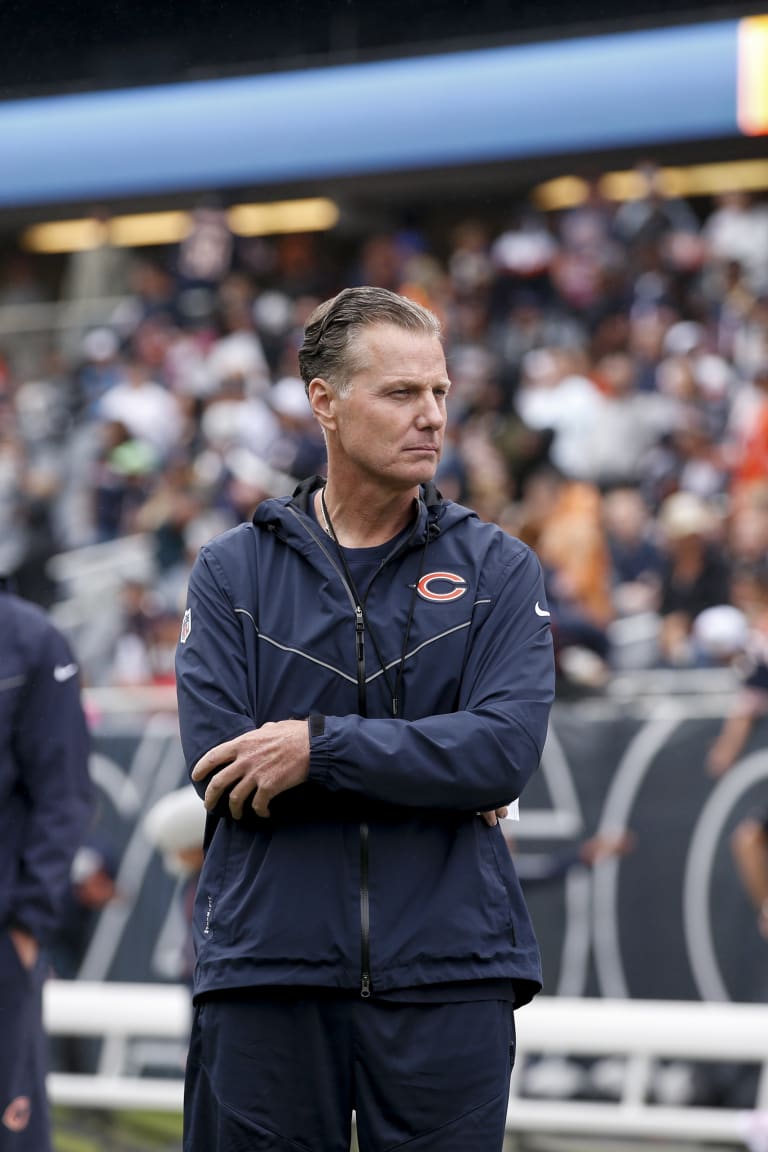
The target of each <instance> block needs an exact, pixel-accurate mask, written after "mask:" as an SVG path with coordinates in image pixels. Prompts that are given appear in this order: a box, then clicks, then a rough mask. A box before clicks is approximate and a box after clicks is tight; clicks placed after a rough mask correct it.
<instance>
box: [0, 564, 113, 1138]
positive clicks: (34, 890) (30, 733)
mask: <svg viewBox="0 0 768 1152" xmlns="http://www.w3.org/2000/svg"><path fill="white" fill-rule="evenodd" d="M88 753H89V735H88V728H87V724H86V720H85V715H84V713H83V708H82V704H81V699H80V682H79V675H78V666H77V663H76V661H75V658H74V656H73V654H72V650H71V649H70V647H69V644H68V643H67V641H66V639H65V638H64V637H63V636H62V635H61V633H60V632H59V631H58V629H57V628H56V627H55V626H54V625H53V623H52V622H51V621H50V620H49V618H48V616H47V615H46V614H45V612H43V610H42V609H41V608H39V607H38V606H37V605H35V604H31V603H28V602H27V601H25V600H22V599H20V598H18V597H17V596H15V595H12V594H11V593H10V592H9V591H8V590H7V588H6V587H5V586H4V585H3V584H0V801H1V802H0V925H1V926H2V927H1V928H0V1152H49V1150H50V1148H51V1138H50V1130H49V1115H48V1104H47V1099H46V1084H45V1076H46V1072H47V1050H46V1038H45V1034H44V1030H43V1018H42V988H43V981H44V979H45V977H46V975H47V969H48V963H47V959H46V948H47V945H48V944H50V943H51V942H52V940H53V938H54V936H55V933H56V930H57V928H58V925H59V918H60V916H61V913H62V910H63V908H64V906H65V902H66V898H67V895H68V892H69V885H70V868H71V865H72V860H73V858H74V855H75V852H76V851H77V849H78V847H79V845H80V843H81V841H82V839H83V837H84V835H85V832H86V829H87V825H88V821H89V818H90V815H91V809H92V787H91V781H90V777H89V774H88Z"/></svg>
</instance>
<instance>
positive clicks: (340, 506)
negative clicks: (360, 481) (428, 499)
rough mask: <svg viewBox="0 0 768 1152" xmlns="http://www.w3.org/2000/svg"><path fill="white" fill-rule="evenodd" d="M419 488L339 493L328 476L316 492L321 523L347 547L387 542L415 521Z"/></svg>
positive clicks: (316, 509)
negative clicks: (323, 486) (322, 486)
mask: <svg viewBox="0 0 768 1152" xmlns="http://www.w3.org/2000/svg"><path fill="white" fill-rule="evenodd" d="M417 496H418V489H416V488H413V489H411V490H410V491H406V492H396V493H392V492H387V493H382V492H381V491H380V490H375V491H366V490H365V488H362V489H361V488H359V487H358V488H357V489H355V490H354V491H348V492H343V493H340V492H339V490H338V489H337V488H335V487H334V484H333V480H332V479H331V478H329V480H328V483H327V484H326V486H325V488H324V489H321V490H319V491H318V492H316V493H315V497H314V498H315V514H316V516H317V520H318V522H319V524H320V526H321V527H322V528H323V529H325V531H326V532H327V533H328V535H329V536H333V537H335V538H336V541H337V543H339V544H341V545H342V547H344V548H374V547H375V546H376V545H377V544H386V542H387V540H391V539H392V538H393V537H394V536H397V534H398V532H402V530H403V529H404V528H405V527H406V526H407V525H408V524H409V523H410V522H411V521H412V520H413V516H414V507H413V502H414V500H415V499H416V498H417Z"/></svg>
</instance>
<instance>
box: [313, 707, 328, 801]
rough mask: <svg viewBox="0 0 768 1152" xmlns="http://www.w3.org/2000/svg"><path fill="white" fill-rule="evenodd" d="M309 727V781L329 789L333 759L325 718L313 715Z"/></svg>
mask: <svg viewBox="0 0 768 1152" xmlns="http://www.w3.org/2000/svg"><path fill="white" fill-rule="evenodd" d="M307 723H308V725H309V779H310V780H314V781H315V782H316V783H317V784H322V785H323V786H324V787H326V788H327V787H328V786H329V784H330V783H331V757H330V752H329V750H328V737H327V735H326V732H325V716H319V715H317V714H313V715H311V716H310V717H309V720H308V721H307Z"/></svg>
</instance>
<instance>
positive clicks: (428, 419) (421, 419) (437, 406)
mask: <svg viewBox="0 0 768 1152" xmlns="http://www.w3.org/2000/svg"><path fill="white" fill-rule="evenodd" d="M417 423H418V426H419V428H442V426H443V424H444V423H445V408H444V406H443V405H442V404H441V403H440V401H439V400H438V398H437V396H435V395H434V394H433V393H432V392H425V393H424V396H423V398H422V401H421V404H420V405H419V411H418V415H417Z"/></svg>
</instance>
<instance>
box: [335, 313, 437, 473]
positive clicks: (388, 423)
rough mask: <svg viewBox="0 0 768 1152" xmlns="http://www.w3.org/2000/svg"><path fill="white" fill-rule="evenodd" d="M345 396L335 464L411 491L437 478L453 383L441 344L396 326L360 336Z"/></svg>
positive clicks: (340, 401)
mask: <svg viewBox="0 0 768 1152" xmlns="http://www.w3.org/2000/svg"><path fill="white" fill-rule="evenodd" d="M354 353H356V356H355V359H356V363H357V364H358V365H359V366H360V367H359V369H358V370H357V371H356V372H354V374H353V375H352V376H351V378H350V381H349V383H350V387H349V392H348V393H347V395H345V396H343V397H339V396H333V397H332V399H331V402H330V413H331V418H332V420H333V424H334V427H333V431H335V437H333V443H334V447H335V449H336V460H334V463H335V464H338V465H340V466H341V467H342V468H344V469H345V470H346V472H347V475H348V477H350V478H353V477H354V474H355V473H356V472H357V473H358V474H359V476H360V480H361V481H366V480H368V481H370V480H375V481H376V482H378V483H383V484H384V485H385V486H386V487H389V488H392V489H395V490H399V489H402V490H407V489H409V488H411V487H415V486H417V485H418V484H422V483H424V482H426V481H427V480H431V479H432V478H433V477H434V475H435V472H436V470H437V465H438V462H439V460H440V452H441V450H442V446H443V436H444V432H445V421H446V410H445V402H446V396H447V393H448V389H449V388H450V381H449V380H448V373H447V370H446V366H445V356H444V354H443V348H442V345H441V343H440V340H439V339H438V337H437V336H432V335H430V334H428V333H421V332H418V333H417V332H408V331H405V330H404V329H402V328H398V327H396V326H395V325H394V324H373V325H371V326H370V327H367V328H363V329H362V330H361V331H360V332H359V333H358V336H357V340H356V346H355V349H354Z"/></svg>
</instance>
